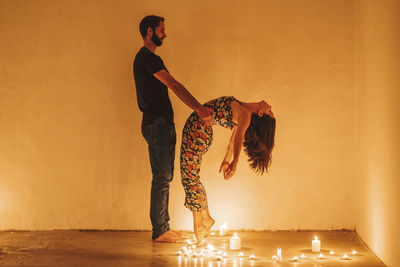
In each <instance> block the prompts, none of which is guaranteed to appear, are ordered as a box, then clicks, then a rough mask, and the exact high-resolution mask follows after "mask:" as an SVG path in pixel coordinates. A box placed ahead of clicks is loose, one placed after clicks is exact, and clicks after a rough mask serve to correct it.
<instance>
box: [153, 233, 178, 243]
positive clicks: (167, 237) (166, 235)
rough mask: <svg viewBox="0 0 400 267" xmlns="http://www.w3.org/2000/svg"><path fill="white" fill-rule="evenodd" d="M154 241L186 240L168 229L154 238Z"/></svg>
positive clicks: (176, 241) (175, 241) (174, 241)
mask: <svg viewBox="0 0 400 267" xmlns="http://www.w3.org/2000/svg"><path fill="white" fill-rule="evenodd" d="M154 242H166V243H183V242H185V239H183V238H182V237H178V236H177V235H175V234H173V233H172V232H171V231H168V232H165V233H163V234H162V235H160V236H159V237H158V238H157V239H155V240H154Z"/></svg>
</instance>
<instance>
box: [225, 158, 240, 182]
mask: <svg viewBox="0 0 400 267" xmlns="http://www.w3.org/2000/svg"><path fill="white" fill-rule="evenodd" d="M236 167H237V161H232V163H231V164H229V166H228V168H226V169H225V170H224V179H225V180H229V179H231V178H232V176H233V175H234V174H235V172H236Z"/></svg>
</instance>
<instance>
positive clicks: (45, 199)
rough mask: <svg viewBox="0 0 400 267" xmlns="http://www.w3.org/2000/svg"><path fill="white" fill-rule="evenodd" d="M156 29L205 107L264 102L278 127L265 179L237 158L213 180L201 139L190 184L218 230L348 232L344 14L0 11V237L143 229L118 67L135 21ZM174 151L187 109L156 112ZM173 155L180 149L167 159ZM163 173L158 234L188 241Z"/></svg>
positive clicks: (286, 4)
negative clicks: (151, 19)
mask: <svg viewBox="0 0 400 267" xmlns="http://www.w3.org/2000/svg"><path fill="white" fill-rule="evenodd" d="M150 13H155V14H159V15H163V16H165V17H166V31H167V35H168V37H167V39H166V40H165V42H164V45H163V46H162V47H161V48H160V49H159V50H158V53H159V54H160V55H161V56H162V57H163V59H164V62H165V64H166V66H167V67H168V69H169V70H170V72H171V73H172V74H173V75H174V76H175V77H176V78H177V79H178V80H179V81H181V82H182V83H183V84H184V85H185V86H187V88H188V89H189V90H190V91H191V92H192V93H193V95H194V96H196V97H197V98H198V99H199V101H201V102H204V101H207V100H209V99H212V98H215V97H219V96H222V95H234V96H236V97H237V98H238V99H240V100H242V101H259V100H262V99H266V100H267V101H268V102H269V103H271V104H272V106H273V109H274V112H275V114H276V116H277V118H278V124H277V127H278V128H277V136H276V149H275V151H274V154H273V163H272V169H271V173H270V174H269V175H266V176H263V177H259V176H257V175H255V174H254V173H253V172H252V171H251V170H250V169H249V168H248V164H247V162H246V157H245V156H244V155H242V158H241V162H240V163H239V166H238V172H237V174H236V176H235V177H234V178H233V180H232V181H230V182H225V181H224V180H223V178H222V177H221V176H220V175H218V173H217V172H218V168H219V164H220V161H221V160H222V158H223V156H224V151H225V149H226V146H227V143H228V140H229V134H230V133H229V131H227V130H224V129H216V130H215V138H214V143H213V146H212V147H211V149H210V151H209V152H208V154H207V156H206V157H205V159H204V162H203V166H202V173H201V175H202V180H203V182H204V184H205V187H206V189H207V193H208V197H209V202H210V203H209V204H210V205H209V206H210V211H211V214H212V215H213V216H214V217H215V219H216V220H217V224H220V223H222V222H223V221H226V222H227V223H228V225H229V226H230V227H231V228H245V229H258V230H260V229H332V228H333V229H341V228H351V229H352V228H353V227H354V224H355V223H354V222H355V218H354V217H353V214H354V209H353V195H354V187H353V184H354V180H353V159H354V155H353V151H354V149H353V115H352V114H353V102H354V99H353V98H354V94H353V93H354V90H353V89H354V87H353V81H354V78H353V67H354V65H353V27H352V25H353V3H352V2H351V1H348V0H329V1H320V0H307V1H297V0H283V1H248V2H246V1H228V0H222V1H211V0H207V1H178V0H176V1H160V0H156V1H152V2H151V3H150V2H149V1H122V0H118V1H105V0H103V1H77V0H74V1H50V0H48V1H45V0H41V1H11V0H9V1H1V2H0V18H1V23H0V36H1V41H0V58H1V64H0V73H1V77H0V94H1V97H0V129H1V130H0V151H1V153H0V177H1V178H0V212H1V220H0V229H10V228H14V229H54V228H98V229H104V228H113V229H150V227H151V225H150V220H149V215H148V214H149V211H148V207H149V197H150V196H149V192H150V180H151V173H150V166H149V161H148V154H147V151H146V144H145V142H144V139H143V138H142V137H141V134H140V121H141V114H140V112H139V110H138V108H137V104H136V96H135V91H134V86H133V77H132V60H133V57H134V55H135V54H136V52H137V50H138V49H139V47H140V46H141V38H140V35H139V32H138V23H139V21H140V19H141V18H142V17H143V16H144V15H147V14H150ZM171 98H172V102H173V106H174V109H175V113H176V118H175V120H176V127H177V133H178V144H179V143H180V132H181V130H182V127H183V124H184V122H185V120H186V118H187V116H188V115H189V114H190V112H191V111H190V109H189V108H188V107H186V106H185V105H184V104H182V103H181V102H180V101H179V100H178V99H177V98H176V97H175V96H173V95H172V96H171ZM177 153H179V145H178V146H177ZM178 164H179V162H178V157H177V160H176V171H175V179H174V181H173V183H172V186H171V200H170V213H171V218H172V221H171V223H172V226H173V227H174V228H178V229H190V228H191V225H192V218H191V214H190V212H189V211H188V210H187V209H185V208H184V206H183V200H184V192H183V189H182V185H181V184H180V174H179V165H178Z"/></svg>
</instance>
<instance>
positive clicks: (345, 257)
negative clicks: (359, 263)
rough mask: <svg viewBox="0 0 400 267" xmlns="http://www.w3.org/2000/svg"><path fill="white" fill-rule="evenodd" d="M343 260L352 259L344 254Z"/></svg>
mask: <svg viewBox="0 0 400 267" xmlns="http://www.w3.org/2000/svg"><path fill="white" fill-rule="evenodd" d="M341 259H342V260H351V259H350V258H349V256H347V254H344V255H343V257H341Z"/></svg>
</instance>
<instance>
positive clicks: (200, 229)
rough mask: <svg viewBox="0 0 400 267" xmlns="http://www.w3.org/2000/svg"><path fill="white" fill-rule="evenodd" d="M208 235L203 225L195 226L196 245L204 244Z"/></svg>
mask: <svg viewBox="0 0 400 267" xmlns="http://www.w3.org/2000/svg"><path fill="white" fill-rule="evenodd" d="M206 234H207V228H206V227H204V226H203V225H202V224H200V225H195V226H194V235H195V236H196V244H197V245H199V244H202V243H203V240H204V237H205V236H206Z"/></svg>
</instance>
